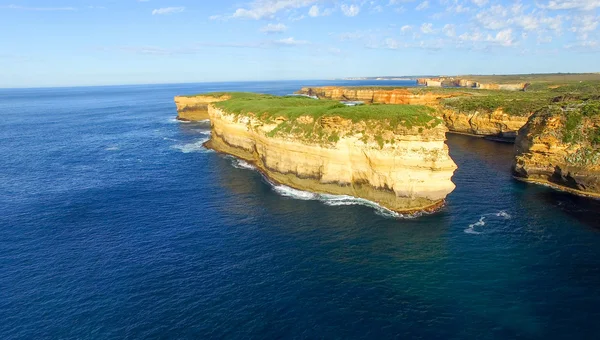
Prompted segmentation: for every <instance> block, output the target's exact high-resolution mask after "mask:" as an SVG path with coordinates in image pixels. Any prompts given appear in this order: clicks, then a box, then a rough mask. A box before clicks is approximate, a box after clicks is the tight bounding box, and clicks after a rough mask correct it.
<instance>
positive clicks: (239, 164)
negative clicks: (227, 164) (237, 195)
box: [225, 155, 256, 170]
mask: <svg viewBox="0 0 600 340" xmlns="http://www.w3.org/2000/svg"><path fill="white" fill-rule="evenodd" d="M225 158H229V159H231V165H232V166H233V167H234V168H236V169H244V170H256V167H255V166H254V165H252V164H250V163H248V162H246V161H245V160H243V159H239V158H235V157H233V156H229V155H227V156H225Z"/></svg>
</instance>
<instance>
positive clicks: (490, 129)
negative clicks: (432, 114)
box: [440, 108, 528, 140]
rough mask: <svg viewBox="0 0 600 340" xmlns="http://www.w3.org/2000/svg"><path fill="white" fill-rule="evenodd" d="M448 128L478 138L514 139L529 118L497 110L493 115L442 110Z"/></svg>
mask: <svg viewBox="0 0 600 340" xmlns="http://www.w3.org/2000/svg"><path fill="white" fill-rule="evenodd" d="M440 112H441V115H442V118H443V119H444V122H446V126H447V127H448V129H449V130H450V131H452V132H457V133H464V134H470V135H477V136H495V137H501V138H506V139H507V140H511V139H514V138H515V137H516V136H517V131H519V129H520V128H521V127H523V125H525V123H527V118H528V117H521V116H511V115H508V114H506V113H504V112H503V111H502V109H497V110H495V111H494V112H492V113H482V112H477V111H476V112H470V113H465V112H458V111H456V110H452V109H448V108H442V109H440Z"/></svg>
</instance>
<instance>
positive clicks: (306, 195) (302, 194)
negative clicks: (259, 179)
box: [271, 183, 319, 201]
mask: <svg viewBox="0 0 600 340" xmlns="http://www.w3.org/2000/svg"><path fill="white" fill-rule="evenodd" d="M271 185H272V186H273V190H275V192H276V193H278V194H280V195H281V196H286V197H292V198H295V199H299V200H304V201H310V200H316V199H318V196H319V195H317V194H315V193H312V192H308V191H302V190H297V189H294V188H290V187H288V186H287V185H282V184H272V183H271Z"/></svg>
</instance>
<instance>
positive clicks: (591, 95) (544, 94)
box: [442, 81, 600, 116]
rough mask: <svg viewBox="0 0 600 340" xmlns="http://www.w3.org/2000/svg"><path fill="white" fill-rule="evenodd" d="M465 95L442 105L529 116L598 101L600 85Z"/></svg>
mask: <svg viewBox="0 0 600 340" xmlns="http://www.w3.org/2000/svg"><path fill="white" fill-rule="evenodd" d="M468 93H469V94H471V95H470V96H462V97H458V98H449V99H445V100H443V101H442V104H443V105H445V106H446V107H448V108H451V109H454V110H457V111H459V112H475V111H478V112H485V113H491V112H494V111H495V110H497V109H502V110H503V112H505V113H507V114H509V115H513V116H528V115H529V114H531V113H533V112H536V111H538V110H541V109H543V108H545V107H547V106H548V105H551V104H556V103H564V104H570V103H577V102H582V101H587V100H596V99H600V82H598V81H575V82H566V83H534V84H532V85H531V86H529V87H528V88H527V91H524V92H522V91H514V92H507V91H493V90H487V91H481V90H471V91H469V92H468Z"/></svg>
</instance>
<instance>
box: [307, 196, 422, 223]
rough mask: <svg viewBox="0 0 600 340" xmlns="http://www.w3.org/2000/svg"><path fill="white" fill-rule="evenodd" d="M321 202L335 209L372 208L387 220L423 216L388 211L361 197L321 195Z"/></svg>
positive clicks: (420, 214)
mask: <svg viewBox="0 0 600 340" xmlns="http://www.w3.org/2000/svg"><path fill="white" fill-rule="evenodd" d="M319 200H320V201H321V202H323V203H324V204H325V205H329V206H333V207H335V206H344V205H362V206H366V207H370V208H373V209H375V214H377V215H379V216H382V217H387V218H416V217H419V216H422V213H416V214H400V213H397V212H395V211H392V210H390V209H387V208H385V207H382V206H381V205H379V204H377V203H375V202H373V201H369V200H366V199H364V198H359V197H354V196H347V195H328V194H320V195H319Z"/></svg>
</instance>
